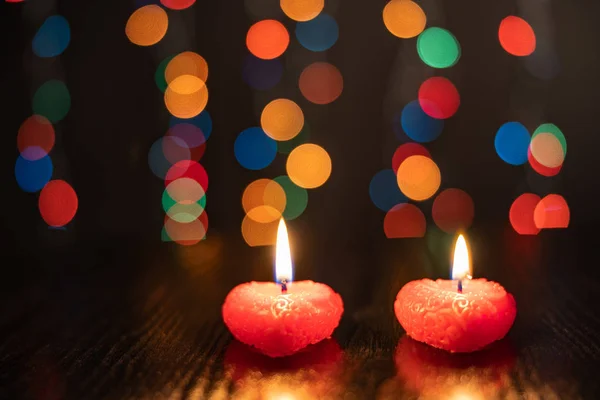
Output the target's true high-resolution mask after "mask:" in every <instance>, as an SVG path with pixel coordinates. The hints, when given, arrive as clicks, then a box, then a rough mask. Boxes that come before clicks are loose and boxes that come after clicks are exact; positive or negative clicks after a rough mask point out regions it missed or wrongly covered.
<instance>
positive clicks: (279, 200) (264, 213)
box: [242, 179, 287, 223]
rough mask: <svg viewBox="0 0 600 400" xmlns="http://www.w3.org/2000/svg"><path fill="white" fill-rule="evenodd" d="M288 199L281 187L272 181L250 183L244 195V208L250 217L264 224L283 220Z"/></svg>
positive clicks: (260, 180) (263, 180)
mask: <svg viewBox="0 0 600 400" xmlns="http://www.w3.org/2000/svg"><path fill="white" fill-rule="evenodd" d="M286 204H287V199H286V195H285V190H284V189H283V188H282V187H281V185H280V184H279V183H277V182H275V181H274V180H271V179H258V180H256V181H254V182H252V183H250V184H249V185H248V186H247V187H246V189H245V190H244V193H243V194H242V207H243V208H244V211H245V212H246V214H248V216H249V217H250V218H251V219H253V220H255V221H257V222H262V223H267V222H272V221H274V220H276V219H279V218H281V214H282V213H283V211H284V210H285V206H286Z"/></svg>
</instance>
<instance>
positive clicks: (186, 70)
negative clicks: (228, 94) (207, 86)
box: [165, 51, 208, 85]
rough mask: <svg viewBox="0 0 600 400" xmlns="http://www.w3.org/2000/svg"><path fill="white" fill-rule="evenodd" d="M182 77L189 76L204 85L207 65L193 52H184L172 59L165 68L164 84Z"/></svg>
mask: <svg viewBox="0 0 600 400" xmlns="http://www.w3.org/2000/svg"><path fill="white" fill-rule="evenodd" d="M182 75H191V76H195V77H196V78H199V79H200V80H201V81H202V82H204V83H206V81H207V80H208V63H207V62H206V60H205V59H204V57H202V56H201V55H199V54H196V53H194V52H193V51H184V52H183V53H180V54H178V55H176V56H175V57H173V59H172V60H171V61H169V63H168V64H167V68H165V82H166V83H167V85H168V84H170V83H171V82H173V81H174V80H175V79H177V78H179V77H180V76H182Z"/></svg>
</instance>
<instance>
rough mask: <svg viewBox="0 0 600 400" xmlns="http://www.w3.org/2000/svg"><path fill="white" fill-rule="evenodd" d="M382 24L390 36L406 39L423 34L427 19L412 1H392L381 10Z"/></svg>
mask: <svg viewBox="0 0 600 400" xmlns="http://www.w3.org/2000/svg"><path fill="white" fill-rule="evenodd" d="M383 23H384V24H385V27H386V28H387V29H388V31H390V33H391V34H392V35H394V36H397V37H399V38H403V39H408V38H412V37H415V36H418V35H419V34H420V33H421V32H423V30H424V29H425V25H426V23H427V17H426V16H425V12H424V11H423V9H422V8H421V7H420V6H419V5H418V4H417V3H415V2H414V1H410V0H392V1H390V2H389V3H387V4H386V5H385V7H384V8H383Z"/></svg>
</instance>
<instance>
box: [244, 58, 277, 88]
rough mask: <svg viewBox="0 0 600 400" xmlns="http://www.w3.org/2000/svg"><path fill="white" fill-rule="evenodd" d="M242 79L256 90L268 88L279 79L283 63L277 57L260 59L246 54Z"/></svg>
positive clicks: (273, 85)
mask: <svg viewBox="0 0 600 400" xmlns="http://www.w3.org/2000/svg"><path fill="white" fill-rule="evenodd" d="M242 76H243V78H244V81H245V82H246V83H247V84H248V85H249V86H250V87H252V88H254V89H256V90H269V89H272V88H273V87H275V85H277V84H278V83H279V81H281V77H282V76H283V64H282V63H281V61H279V60H278V59H273V60H262V59H260V58H258V57H255V56H253V55H252V54H248V56H247V57H246V59H245V60H244V65H243V69H242Z"/></svg>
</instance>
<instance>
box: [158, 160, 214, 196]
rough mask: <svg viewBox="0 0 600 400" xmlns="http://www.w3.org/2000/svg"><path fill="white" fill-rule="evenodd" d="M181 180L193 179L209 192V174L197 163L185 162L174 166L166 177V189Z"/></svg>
mask: <svg viewBox="0 0 600 400" xmlns="http://www.w3.org/2000/svg"><path fill="white" fill-rule="evenodd" d="M181 178H190V179H193V180H195V181H196V182H198V183H199V184H200V186H202V188H203V189H204V191H205V192H207V191H208V174H207V173H206V170H205V169H204V167H203V166H202V165H201V164H199V163H197V162H196V161H190V160H184V161H179V162H178V163H175V164H173V166H172V167H171V168H169V170H168V171H167V174H166V175H165V187H168V186H169V185H170V184H171V182H173V181H174V180H176V179H181Z"/></svg>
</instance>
